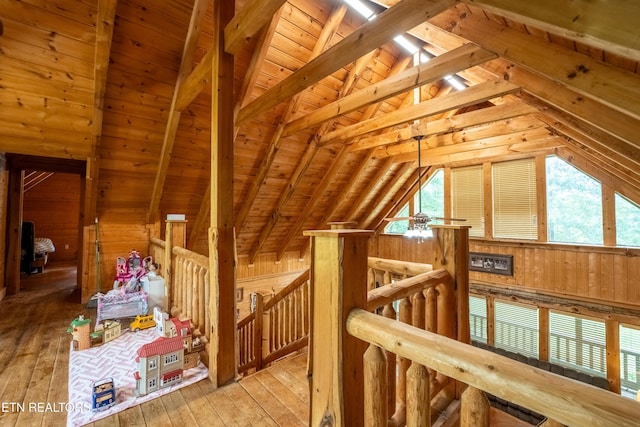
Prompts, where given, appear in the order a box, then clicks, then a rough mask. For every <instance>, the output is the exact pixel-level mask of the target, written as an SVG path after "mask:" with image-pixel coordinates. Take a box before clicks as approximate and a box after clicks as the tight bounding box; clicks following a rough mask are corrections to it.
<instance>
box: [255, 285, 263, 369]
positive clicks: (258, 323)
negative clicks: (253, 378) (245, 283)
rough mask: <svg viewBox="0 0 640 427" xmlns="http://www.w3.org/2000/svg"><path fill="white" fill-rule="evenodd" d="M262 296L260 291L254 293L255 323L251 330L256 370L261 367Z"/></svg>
mask: <svg viewBox="0 0 640 427" xmlns="http://www.w3.org/2000/svg"><path fill="white" fill-rule="evenodd" d="M263 311H264V298H263V297H262V294H261V293H260V292H258V293H256V311H255V316H256V320H255V322H256V324H255V327H254V330H253V357H254V358H255V360H256V372H257V371H259V370H260V369H262V333H263V330H264V327H263V320H264V319H263V318H262V316H263Z"/></svg>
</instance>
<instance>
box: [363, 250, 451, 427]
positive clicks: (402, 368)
mask: <svg viewBox="0 0 640 427" xmlns="http://www.w3.org/2000/svg"><path fill="white" fill-rule="evenodd" d="M369 265H371V262H369ZM429 267H430V266H429ZM413 272H416V271H413ZM413 272H412V273H413ZM396 305H397V306H398V307H399V310H396V309H395V306H396ZM379 308H383V310H382V316H383V317H386V318H388V319H392V320H399V321H400V322H402V323H405V324H408V325H412V326H414V327H417V328H420V329H423V330H427V331H431V332H434V333H438V334H443V335H446V336H449V337H453V336H455V321H456V315H455V301H454V293H453V281H452V278H451V275H450V274H449V272H448V271H446V270H435V271H428V272H425V273H419V274H418V275H416V276H413V277H409V278H406V279H402V280H400V281H397V282H395V283H391V284H388V285H385V286H382V287H378V288H376V289H373V290H370V291H369V292H368V295H367V310H368V311H371V312H373V311H377V310H378V309H379ZM383 356H384V357H383V358H384V360H385V361H386V362H385V363H386V367H385V374H384V375H386V381H385V390H386V395H385V396H384V399H385V401H386V402H387V413H388V414H389V418H390V419H389V420H388V422H387V426H398V425H404V424H405V423H406V422H407V418H406V417H407V414H406V410H407V405H408V402H407V397H408V396H407V392H406V390H407V385H408V381H410V378H411V372H409V369H410V365H411V361H410V360H409V359H406V358H403V357H400V358H398V357H396V355H395V354H394V353H391V352H385V353H384V354H383ZM369 357H373V358H374V359H377V358H378V357H379V355H377V354H370V355H369ZM365 358H367V355H366V354H365ZM366 372H367V370H366V368H365V373H366ZM424 374H425V375H427V376H428V378H429V382H430V384H431V391H432V393H434V394H437V393H438V392H440V391H441V390H442V389H443V388H444V387H445V386H446V385H447V384H448V382H449V380H448V378H447V377H444V376H442V375H438V374H437V373H436V371H433V370H429V371H425V372H424Z"/></svg>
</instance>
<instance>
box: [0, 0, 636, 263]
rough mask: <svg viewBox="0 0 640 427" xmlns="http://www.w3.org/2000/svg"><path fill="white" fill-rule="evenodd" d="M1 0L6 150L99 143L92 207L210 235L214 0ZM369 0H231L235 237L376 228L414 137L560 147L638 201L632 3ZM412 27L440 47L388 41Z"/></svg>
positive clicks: (2, 140) (264, 242) (462, 150)
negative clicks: (353, 0) (357, 8)
mask: <svg viewBox="0 0 640 427" xmlns="http://www.w3.org/2000/svg"><path fill="white" fill-rule="evenodd" d="M0 1H1V2H2V8H0V10H1V11H0V20H1V26H0V29H1V30H0V33H1V35H0V58H1V60H0V105H1V106H2V108H1V109H0V119H1V120H2V124H0V151H4V152H8V153H19V154H29V155H39V156H49V157H55V158H71V159H80V160H87V174H88V176H89V177H90V178H91V179H92V181H91V182H93V185H94V188H93V190H91V191H89V192H88V193H89V194H88V197H87V200H88V201H87V212H95V214H96V216H98V217H100V218H101V220H102V221H107V222H113V223H122V224H146V223H151V222H154V221H156V220H157V219H158V218H162V217H164V215H166V214H167V213H185V214H186V216H187V219H188V221H189V223H190V228H191V235H190V237H189V245H190V246H191V247H192V248H194V249H195V250H197V251H199V252H203V253H206V252H207V250H208V249H207V245H206V227H207V226H208V224H209V219H208V218H209V212H208V208H209V194H208V193H209V174H210V164H209V162H210V120H211V119H210V115H211V113H210V112H211V93H210V92H211V89H210V85H209V79H210V75H209V74H210V70H211V55H207V54H208V53H209V52H210V50H211V49H210V46H211V43H212V39H213V37H212V34H213V28H212V21H213V20H212V16H211V15H212V10H213V7H212V4H211V3H212V2H211V1H204V0H195V1H194V0H173V1H171V2H164V1H157V0H117V1H116V0H98V1H91V0H82V1H75V0H56V1H47V2H42V1H39V0H22V1H14V0H0ZM258 3H259V7H260V10H259V11H258V13H256V10H257V8H258V6H257V5H258ZM367 4H368V5H369V6H370V7H371V8H372V9H373V10H374V11H375V12H376V13H378V16H377V17H376V19H375V20H371V21H366V20H365V19H364V18H362V17H361V16H360V15H358V14H357V13H355V12H354V10H353V9H351V8H350V7H348V6H347V5H346V4H345V3H344V2H343V1H342V0H290V1H283V0H268V1H265V0H261V1H257V0H246V1H239V0H238V1H236V10H237V16H236V20H234V22H232V24H231V25H230V26H229V27H228V28H227V29H226V31H225V37H226V42H227V46H226V48H227V51H229V52H231V53H233V54H234V55H235V88H234V90H235V94H236V105H235V109H234V113H235V115H236V133H235V140H234V148H235V170H234V200H230V201H229V203H233V206H234V212H235V226H236V233H237V250H238V253H239V254H241V255H247V256H249V258H250V259H254V258H255V257H256V256H257V255H258V254H260V253H265V252H268V253H276V254H277V256H278V258H280V257H281V256H282V255H283V254H284V253H285V252H287V251H290V250H300V249H303V248H304V247H305V246H306V243H307V242H306V240H305V239H304V238H303V237H302V230H304V229H312V228H325V227H326V224H327V222H328V221H354V222H356V223H357V224H358V226H359V227H364V228H377V227H379V226H380V225H381V224H382V218H384V217H385V216H387V215H390V214H392V213H393V212H394V210H397V209H398V208H399V207H400V206H401V203H402V202H403V201H405V200H406V197H407V195H408V194H409V193H410V191H411V189H412V188H414V187H415V183H416V181H417V170H416V169H417V168H416V149H417V146H416V141H415V140H413V139H412V136H414V135H427V139H426V140H423V142H422V144H423V145H422V148H423V150H422V164H423V165H425V166H427V167H426V168H425V170H433V169H435V168H438V167H443V166H447V167H456V166H463V165H469V164H478V163H480V162H482V161H495V160H500V159H510V158H519V157H523V156H533V155H536V154H552V153H556V154H558V155H560V156H562V157H563V158H565V159H567V160H570V161H572V162H575V163H576V164H577V165H579V166H580V167H582V168H584V169H585V170H586V171H587V172H589V173H591V174H593V175H594V176H595V177H596V178H598V179H600V180H601V181H602V182H603V183H605V184H606V185H608V186H610V187H612V188H614V189H615V190H616V191H619V192H620V193H622V194H624V195H625V196H627V197H629V198H630V199H632V200H634V201H636V202H640V174H639V172H640V167H639V166H640V151H639V150H638V148H639V146H640V101H639V100H640V93H639V92H640V76H638V61H639V60H640V37H638V30H637V29H636V23H637V22H638V20H639V18H640V6H639V5H638V4H636V3H634V2H632V1H630V0H627V1H624V0H618V1H615V2H608V3H607V4H606V5H604V4H601V3H594V2H590V1H587V0H578V1H573V2H563V3H562V4H560V5H559V4H558V2H555V1H552V0H543V1H540V2H535V4H534V3H531V4H529V3H527V2H512V1H508V0H477V1H474V0H468V1H465V2H458V1H456V0H429V1H426V0H402V1H397V0H396V1H393V0H384V1H382V0H378V1H377V2H376V3H371V2H367ZM387 8H388V10H387ZM405 32H406V36H407V38H409V39H410V40H412V41H413V42H414V43H415V44H416V45H418V46H419V47H420V48H421V49H423V50H424V52H426V53H428V54H429V55H430V56H433V58H432V59H431V61H429V62H427V63H425V64H419V65H414V64H413V58H412V57H411V55H410V54H408V53H407V52H406V51H405V50H404V49H402V48H401V47H399V46H398V45H397V44H396V43H394V42H393V41H392V39H393V37H394V36H396V35H398V34H400V33H405ZM451 74H455V75H456V76H457V77H458V78H459V79H460V80H461V81H463V82H464V84H465V85H466V86H468V87H467V88H466V89H464V90H462V91H458V90H456V89H455V88H453V87H452V86H451V84H450V83H448V81H447V80H445V79H444V77H445V76H447V75H451ZM414 88H420V90H419V94H420V100H421V102H420V103H418V104H414ZM427 122H428V123H427ZM89 217H92V215H89Z"/></svg>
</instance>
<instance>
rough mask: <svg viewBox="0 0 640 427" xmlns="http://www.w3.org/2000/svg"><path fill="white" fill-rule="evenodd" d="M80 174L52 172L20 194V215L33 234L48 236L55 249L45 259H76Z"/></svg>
mask: <svg viewBox="0 0 640 427" xmlns="http://www.w3.org/2000/svg"><path fill="white" fill-rule="evenodd" d="M80 181H81V179H80V175H74V174H64V173H54V174H53V175H51V177H50V178H48V179H46V180H45V181H43V182H42V183H40V184H39V185H37V186H36V187H34V188H33V189H31V190H29V191H26V192H25V193H24V202H23V208H22V218H23V220H24V221H33V223H34V224H35V236H36V237H48V238H50V239H51V240H52V241H53V244H54V246H55V247H56V251H55V252H53V253H51V254H50V255H49V262H55V261H76V260H77V259H78V230H79V223H80V222H79V221H80Z"/></svg>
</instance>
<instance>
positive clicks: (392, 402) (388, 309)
mask: <svg viewBox="0 0 640 427" xmlns="http://www.w3.org/2000/svg"><path fill="white" fill-rule="evenodd" d="M382 315H383V316H384V317H386V318H387V319H393V320H396V319H397V313H396V310H395V309H394V308H393V304H387V305H385V306H384V309H383V310H382ZM385 356H386V358H387V397H386V398H387V414H392V415H393V413H394V412H395V410H396V354H395V353H392V352H390V351H386V350H385Z"/></svg>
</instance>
